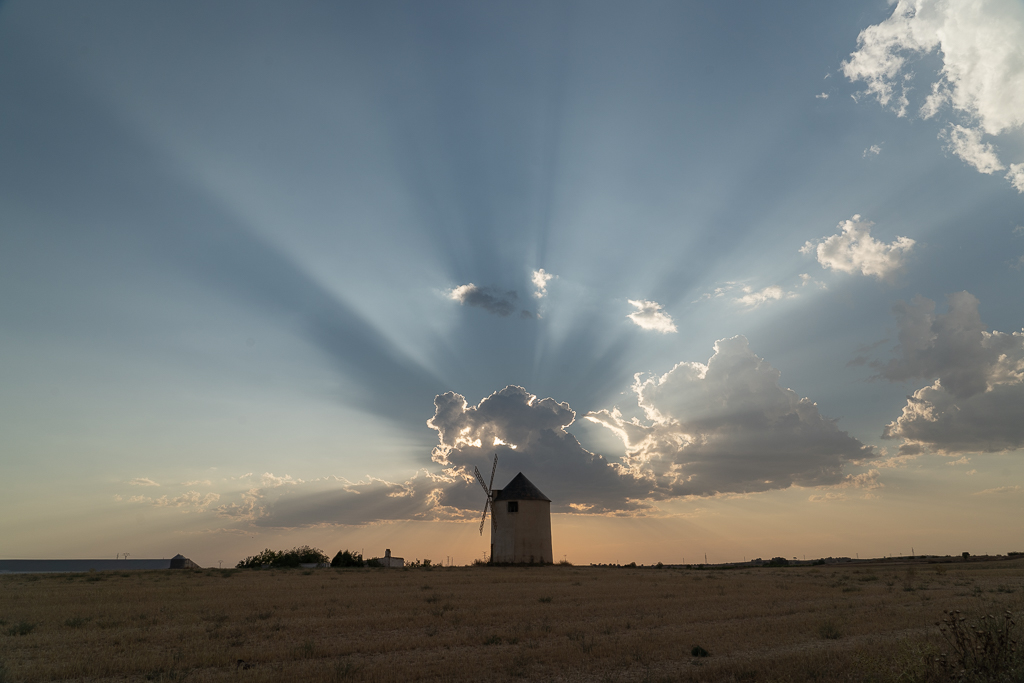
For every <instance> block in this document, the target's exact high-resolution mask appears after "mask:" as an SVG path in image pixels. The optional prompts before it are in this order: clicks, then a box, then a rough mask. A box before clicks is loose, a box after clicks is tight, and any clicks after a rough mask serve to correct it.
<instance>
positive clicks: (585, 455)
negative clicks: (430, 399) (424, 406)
mask: <svg viewBox="0 0 1024 683" xmlns="http://www.w3.org/2000/svg"><path fill="white" fill-rule="evenodd" d="M434 406H435V414H434V417H433V418H431V419H430V420H429V421H428V422H427V425H428V426H429V427H430V428H432V429H435V430H437V433H438V445H437V446H436V447H435V448H434V450H433V453H432V458H433V460H434V461H435V462H436V463H438V464H439V465H442V466H444V467H448V468H455V469H458V470H461V471H465V472H472V470H473V467H474V466H478V467H480V469H481V470H484V469H485V468H487V467H489V465H490V462H491V458H492V457H493V455H494V454H495V453H497V454H498V457H499V461H498V468H499V476H498V481H497V482H496V483H495V486H501V485H502V484H503V483H504V480H508V479H511V478H512V476H514V475H515V474H516V473H517V472H519V471H522V472H524V473H525V474H526V476H527V477H528V478H529V479H530V481H532V482H533V483H534V484H536V485H537V487H538V488H540V490H541V491H543V492H544V493H545V494H547V496H548V497H549V498H551V500H552V501H553V503H554V507H553V509H556V510H559V509H560V510H569V509H573V508H570V506H571V505H576V506H577V507H576V508H575V509H581V508H583V509H587V510H591V511H601V512H610V511H620V510H636V509H638V508H640V507H642V505H641V504H640V503H638V502H637V501H638V500H639V499H641V498H646V497H647V493H648V489H647V485H646V484H645V483H643V482H642V481H640V480H639V479H638V478H636V477H634V476H632V475H631V474H629V473H626V472H624V471H623V470H622V468H621V466H620V465H619V464H618V463H613V462H609V461H607V460H606V459H605V458H604V457H603V456H601V455H598V454H595V453H591V452H590V451H588V450H586V449H585V448H583V446H581V445H580V443H579V441H577V440H576V437H574V436H573V435H572V434H570V433H569V432H568V431H566V428H567V427H569V426H570V425H571V424H572V423H573V422H574V421H575V420H576V413H575V412H574V411H573V410H572V408H570V407H569V404H568V403H559V402H558V401H556V400H555V399H553V398H544V399H538V398H537V397H536V396H534V395H533V394H531V393H530V392H528V391H527V390H526V389H524V388H522V387H517V386H508V387H505V388H504V389H502V390H501V391H497V392H495V393H493V394H491V395H490V396H488V397H486V398H484V399H483V400H482V401H480V403H479V404H478V405H476V406H471V405H469V404H468V403H467V401H466V399H465V397H464V396H462V395H461V394H457V393H454V392H448V393H446V394H442V395H440V396H438V397H437V398H436V399H434Z"/></svg>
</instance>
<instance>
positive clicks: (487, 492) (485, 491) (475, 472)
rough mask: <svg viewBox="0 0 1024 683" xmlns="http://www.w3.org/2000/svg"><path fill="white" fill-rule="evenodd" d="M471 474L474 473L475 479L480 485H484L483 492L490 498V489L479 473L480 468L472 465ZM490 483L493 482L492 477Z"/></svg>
mask: <svg viewBox="0 0 1024 683" xmlns="http://www.w3.org/2000/svg"><path fill="white" fill-rule="evenodd" d="M473 474H475V475H476V480H477V481H478V482H480V486H483V487H484V493H486V494H487V497H488V498H490V496H491V490H490V489H489V488H487V484H485V483H484V475H482V474H480V470H479V469H478V468H477V466H476V465H473ZM492 483H493V479H492Z"/></svg>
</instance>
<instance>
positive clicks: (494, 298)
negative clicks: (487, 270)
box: [447, 282, 534, 318]
mask: <svg viewBox="0 0 1024 683" xmlns="http://www.w3.org/2000/svg"><path fill="white" fill-rule="evenodd" d="M447 296H448V298H449V299H451V300H452V301H458V302H459V303H460V304H462V305H464V306H475V307H477V308H482V309H484V310H485V311H487V312H488V313H493V314H494V315H498V316H501V317H503V318H504V317H507V316H509V315H511V314H513V313H515V312H516V308H518V307H519V294H517V293H516V292H515V291H514V290H508V291H502V290H500V289H496V288H494V287H477V286H476V285H474V284H473V283H472V282H470V283H469V284H468V285H459V286H458V287H455V288H453V289H451V290H450V291H448V293H447ZM519 317H520V318H533V317H534V315H533V313H531V312H530V311H527V310H525V309H523V310H520V311H519Z"/></svg>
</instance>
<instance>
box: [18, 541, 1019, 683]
mask: <svg viewBox="0 0 1024 683" xmlns="http://www.w3.org/2000/svg"><path fill="white" fill-rule="evenodd" d="M1022 598H1024V560H1022V559H1016V560H1001V561H991V562H960V561H957V562H953V563H950V564H928V563H926V562H919V563H906V564H897V563H892V564H877V565H825V566H817V567H781V568H756V569H755V568H750V569H737V570H698V569H676V568H667V567H666V568H661V569H658V568H653V567H641V568H604V567H562V566H555V567H543V568H498V567H494V568H491V567H473V568H459V567H456V568H431V569H409V570H381V569H344V570H342V569H316V570H301V569H297V570H238V571H236V570H223V571H222V570H212V569H207V570H169V571H154V572H131V573H128V572H125V573H117V572H100V573H91V574H59V575H39V574H36V575H9V576H4V577H0V664H2V666H3V668H2V669H0V682H3V683H6V682H7V681H19V682H21V681H24V682H26V683H29V682H34V681H52V680H60V681H107V680H109V681H114V680H117V681H125V680H130V681H171V680H177V681H186V680H187V681H280V680H291V681H343V680H354V681H408V680H440V681H461V680H481V679H488V680H498V681H503V680H517V679H518V680H559V681H676V680H681V681H762V680H773V681H805V680H819V681H832V680H834V681H846V680H857V681H860V680H877V681H913V680H919V681H924V680H939V679H940V678H941V675H942V670H941V669H939V668H937V665H935V664H934V663H933V662H934V657H935V656H936V655H938V654H939V653H940V652H942V651H945V650H948V649H949V648H948V647H947V646H946V645H945V643H944V641H943V640H942V638H941V636H940V634H939V631H938V628H937V627H936V622H937V621H939V619H940V618H942V616H943V610H953V609H958V610H962V612H963V613H964V615H966V616H973V615H979V616H980V615H982V614H990V613H991V614H1001V613H1003V611H1004V610H1005V609H1010V610H1012V611H1013V612H1015V613H1019V612H1020V610H1021V607H1022V604H1024V600H1022ZM695 646H699V647H700V648H703V649H704V650H706V651H707V652H708V656H706V657H703V656H694V654H693V651H694V647H695Z"/></svg>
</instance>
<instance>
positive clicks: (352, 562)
mask: <svg viewBox="0 0 1024 683" xmlns="http://www.w3.org/2000/svg"><path fill="white" fill-rule="evenodd" d="M331 566H332V567H362V566H363V556H362V555H361V554H360V553H355V552H351V551H349V550H339V551H338V554H337V555H335V556H334V559H333V560H331Z"/></svg>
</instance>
